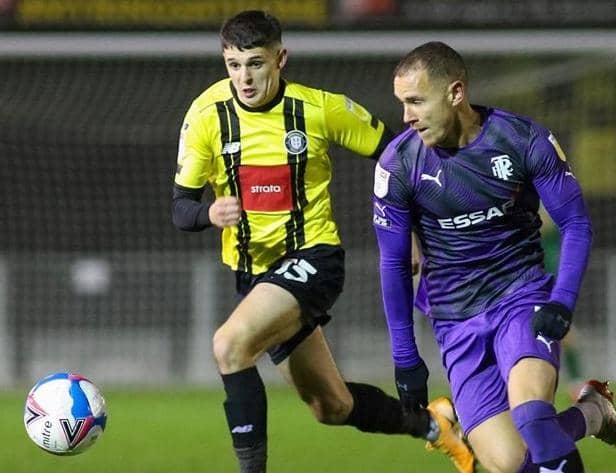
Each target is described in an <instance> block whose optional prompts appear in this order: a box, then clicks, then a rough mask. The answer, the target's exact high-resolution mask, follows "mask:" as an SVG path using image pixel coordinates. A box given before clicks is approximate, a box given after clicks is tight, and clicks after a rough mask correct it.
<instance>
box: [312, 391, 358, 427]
mask: <svg viewBox="0 0 616 473" xmlns="http://www.w3.org/2000/svg"><path fill="white" fill-rule="evenodd" d="M303 400H304V402H305V403H306V404H308V406H309V407H310V410H311V411H312V414H313V415H314V417H315V419H316V420H317V421H319V422H320V423H321V424H326V425H341V424H344V422H345V421H346V420H347V418H348V417H349V414H350V412H351V409H352V406H351V405H349V404H347V403H345V402H344V401H343V400H342V399H338V398H317V397H311V398H303Z"/></svg>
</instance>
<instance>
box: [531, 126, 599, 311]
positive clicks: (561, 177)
mask: <svg viewBox="0 0 616 473" xmlns="http://www.w3.org/2000/svg"><path fill="white" fill-rule="evenodd" d="M527 163H528V166H529V171H530V172H531V175H532V179H533V184H534V185H535V188H536V189H537V192H538V194H539V197H540V199H541V202H542V203H543V205H544V207H545V209H546V210H547V212H548V213H549V215H550V217H551V218H552V220H554V223H555V224H556V225H557V226H558V228H559V230H560V233H561V246H560V262H559V266H558V274H557V278H556V282H555V284H554V287H553V289H552V294H551V300H553V301H557V302H560V303H561V304H564V305H565V306H566V307H568V308H569V309H570V310H573V308H574V307H575V302H576V300H577V296H578V293H579V290H580V286H581V283H582V277H583V275H584V273H585V271H586V266H587V264H588V258H589V254H590V247H591V243H592V227H591V223H590V218H589V216H588V211H587V209H586V205H585V203H584V198H583V196H582V189H581V188H580V186H579V184H578V182H577V179H576V178H575V176H574V174H573V172H572V170H571V168H570V167H569V165H568V164H567V158H566V156H565V153H564V152H563V150H562V149H561V147H560V145H559V144H558V141H557V140H556V138H555V137H554V135H553V134H552V133H550V132H549V131H548V130H546V129H543V128H541V127H538V126H535V128H534V129H533V133H532V134H531V141H530V146H529V152H528V156H527Z"/></svg>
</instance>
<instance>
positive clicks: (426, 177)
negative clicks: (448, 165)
mask: <svg viewBox="0 0 616 473" xmlns="http://www.w3.org/2000/svg"><path fill="white" fill-rule="evenodd" d="M442 172H443V170H442V169H439V170H438V172H437V173H436V176H431V175H430V174H423V173H422V175H421V176H420V180H422V181H434V182H436V183H437V184H438V186H439V187H443V184H442V183H441V179H440V177H439V176H440V175H441V173H442Z"/></svg>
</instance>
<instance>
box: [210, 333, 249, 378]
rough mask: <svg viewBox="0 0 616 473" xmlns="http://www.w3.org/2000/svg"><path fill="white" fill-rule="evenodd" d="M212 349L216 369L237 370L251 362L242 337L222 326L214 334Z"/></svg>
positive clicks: (227, 371) (222, 370)
mask: <svg viewBox="0 0 616 473" xmlns="http://www.w3.org/2000/svg"><path fill="white" fill-rule="evenodd" d="M212 349H213V352H214V358H215V359H216V364H217V365H218V369H219V370H220V371H221V372H222V373H229V372H231V373H232V372H235V371H239V370H241V369H243V368H245V367H246V366H250V365H251V364H252V358H251V356H250V353H249V350H248V349H247V347H246V344H245V342H244V341H243V339H242V337H241V336H240V335H239V334H234V333H232V332H230V331H229V330H225V329H224V328H223V327H221V328H220V329H218V330H217V331H216V333H215V334H214V339H213V343H212Z"/></svg>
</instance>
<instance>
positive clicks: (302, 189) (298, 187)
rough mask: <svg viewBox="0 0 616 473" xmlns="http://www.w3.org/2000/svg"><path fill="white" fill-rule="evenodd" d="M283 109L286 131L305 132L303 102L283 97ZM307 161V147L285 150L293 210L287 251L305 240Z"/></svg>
mask: <svg viewBox="0 0 616 473" xmlns="http://www.w3.org/2000/svg"><path fill="white" fill-rule="evenodd" d="M283 110H284V125H285V130H286V132H287V133H288V132H290V131H292V130H299V131H301V132H302V133H304V134H306V120H305V118H304V102H303V101H301V100H298V99H293V98H290V97H285V99H284V108H283ZM287 151H288V150H287ZM307 161H308V147H306V149H305V150H304V151H302V152H301V153H298V154H294V153H290V152H287V162H288V163H289V166H290V168H291V192H292V194H293V210H291V216H290V219H289V221H288V222H287V223H286V224H285V229H286V231H287V236H286V238H285V244H286V250H287V252H292V251H294V250H297V249H298V248H301V247H302V246H303V245H304V243H305V242H306V234H305V230H304V211H303V208H304V207H305V206H306V205H307V204H308V200H307V199H306V186H305V174H306V163H307Z"/></svg>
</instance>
